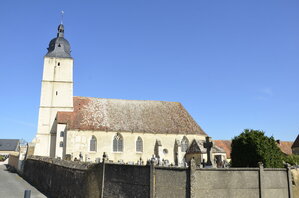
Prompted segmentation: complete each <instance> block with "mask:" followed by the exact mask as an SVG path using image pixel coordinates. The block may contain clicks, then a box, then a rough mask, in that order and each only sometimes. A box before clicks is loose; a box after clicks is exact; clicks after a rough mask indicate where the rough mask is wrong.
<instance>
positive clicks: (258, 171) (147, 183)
mask: <svg viewBox="0 0 299 198" xmlns="http://www.w3.org/2000/svg"><path fill="white" fill-rule="evenodd" d="M23 176H24V178H25V179H26V180H27V181H29V182H30V183H31V184H33V185H34V186H35V187H37V188H38V189H39V190H40V191H42V192H44V193H45V194H46V195H47V196H49V197H51V198H56V197H64V198H67V197H83V198H84V197H89V198H96V197H105V198H106V197H107V198H118V197H123V198H131V197H136V198H139V197H140V198H146V197H149V198H173V197H182V198H183V197H186V198H190V197H197V198H201V197H221V198H240V197H242V198H252V197H265V198H267V197H269V198H270V197H271V198H292V180H291V178H292V177H291V172H290V169H289V168H281V169H268V168H265V169H264V168H263V167H262V166H260V167H259V168H225V169H224V168H219V169H216V168H211V169H202V168H197V167H196V165H195V163H191V166H190V168H176V167H157V166H154V165H147V166H137V165H125V164H111V163H99V164H91V163H81V162H72V161H64V160H57V159H51V158H45V157H34V158H29V159H27V160H26V162H25V167H24V175H23ZM103 178H104V180H103ZM101 194H103V196H101Z"/></svg>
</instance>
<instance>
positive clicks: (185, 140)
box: [181, 136, 189, 152]
mask: <svg viewBox="0 0 299 198" xmlns="http://www.w3.org/2000/svg"><path fill="white" fill-rule="evenodd" d="M188 147H189V140H188V138H187V137H186V136H184V137H183V139H182V142H181V151H182V152H186V151H187V149H188Z"/></svg>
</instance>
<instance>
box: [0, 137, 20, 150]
mask: <svg viewBox="0 0 299 198" xmlns="http://www.w3.org/2000/svg"><path fill="white" fill-rule="evenodd" d="M19 142H20V140H17V139H0V151H17V149H18V145H19Z"/></svg>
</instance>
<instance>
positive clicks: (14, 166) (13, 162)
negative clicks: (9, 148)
mask: <svg viewBox="0 0 299 198" xmlns="http://www.w3.org/2000/svg"><path fill="white" fill-rule="evenodd" d="M8 165H9V166H10V169H11V170H14V171H17V170H18V166H19V155H18V154H10V155H9V158H8Z"/></svg>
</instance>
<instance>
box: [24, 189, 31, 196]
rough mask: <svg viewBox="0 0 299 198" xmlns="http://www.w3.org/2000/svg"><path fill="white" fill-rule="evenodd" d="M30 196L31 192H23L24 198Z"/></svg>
mask: <svg viewBox="0 0 299 198" xmlns="http://www.w3.org/2000/svg"><path fill="white" fill-rule="evenodd" d="M30 196H31V190H25V191H24V198H30Z"/></svg>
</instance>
